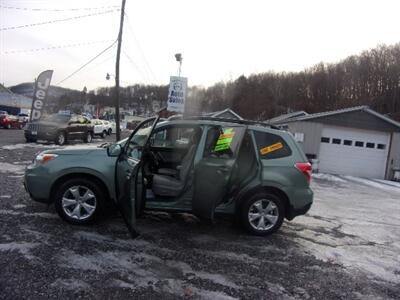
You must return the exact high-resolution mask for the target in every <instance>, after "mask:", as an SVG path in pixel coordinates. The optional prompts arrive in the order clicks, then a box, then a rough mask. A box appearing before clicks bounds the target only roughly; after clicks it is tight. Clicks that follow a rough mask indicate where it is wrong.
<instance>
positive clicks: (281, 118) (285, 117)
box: [267, 110, 308, 123]
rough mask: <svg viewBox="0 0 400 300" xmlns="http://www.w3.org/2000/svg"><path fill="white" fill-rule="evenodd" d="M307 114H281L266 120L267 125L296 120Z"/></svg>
mask: <svg viewBox="0 0 400 300" xmlns="http://www.w3.org/2000/svg"><path fill="white" fill-rule="evenodd" d="M306 115H308V113H306V112H305V111H304V110H299V111H294V112H291V113H287V114H283V115H280V116H277V117H274V118H271V119H269V120H267V122H268V123H276V122H281V121H284V120H288V119H292V118H296V117H301V116H306Z"/></svg>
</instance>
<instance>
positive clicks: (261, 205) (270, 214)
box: [248, 199, 279, 231]
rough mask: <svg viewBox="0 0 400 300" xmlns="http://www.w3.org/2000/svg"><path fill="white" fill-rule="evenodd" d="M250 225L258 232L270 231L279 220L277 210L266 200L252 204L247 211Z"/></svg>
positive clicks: (271, 202)
mask: <svg viewBox="0 0 400 300" xmlns="http://www.w3.org/2000/svg"><path fill="white" fill-rule="evenodd" d="M248 219H249V223H250V225H251V226H252V227H253V228H254V229H256V230H260V231H266V230H270V229H271V228H273V227H274V226H275V224H276V223H277V222H278V219H279V209H278V207H277V206H276V204H275V203H274V202H273V201H271V200H268V199H260V200H257V201H256V202H254V203H253V204H252V205H251V206H250V208H249V211H248Z"/></svg>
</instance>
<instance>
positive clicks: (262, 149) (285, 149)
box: [254, 131, 292, 159]
mask: <svg viewBox="0 0 400 300" xmlns="http://www.w3.org/2000/svg"><path fill="white" fill-rule="evenodd" d="M254 137H255V138H256V143H257V150H258V153H259V155H260V157H261V158H262V159H274V158H282V157H286V156H290V155H292V150H291V149H290V147H289V146H288V145H287V144H286V142H285V140H284V139H283V138H281V137H280V136H279V135H276V134H272V133H267V132H260V131H254Z"/></svg>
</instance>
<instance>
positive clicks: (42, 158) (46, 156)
mask: <svg viewBox="0 0 400 300" xmlns="http://www.w3.org/2000/svg"><path fill="white" fill-rule="evenodd" d="M57 156H58V155H57V154H50V153H40V154H39V155H37V156H36V157H35V162H36V163H38V164H45V163H46V162H48V161H50V160H53V159H55V158H56V157H57Z"/></svg>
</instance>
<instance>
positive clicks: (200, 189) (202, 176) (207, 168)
mask: <svg viewBox="0 0 400 300" xmlns="http://www.w3.org/2000/svg"><path fill="white" fill-rule="evenodd" d="M245 132H246V126H243V125H232V126H215V127H212V128H210V129H209V130H208V132H207V139H206V145H205V149H204V155H203V158H202V159H201V160H200V161H199V162H198V163H197V165H196V166H195V171H194V196H193V200H192V210H193V212H194V214H195V215H196V216H197V217H199V218H202V219H208V220H212V219H213V218H214V211H215V208H216V207H217V206H218V205H219V204H220V203H221V202H222V201H223V199H224V197H225V195H226V193H227V192H228V191H229V187H230V181H231V177H232V172H233V170H234V168H235V164H236V159H237V156H238V152H239V149H240V145H241V144H242V140H243V137H244V134H245Z"/></svg>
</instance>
